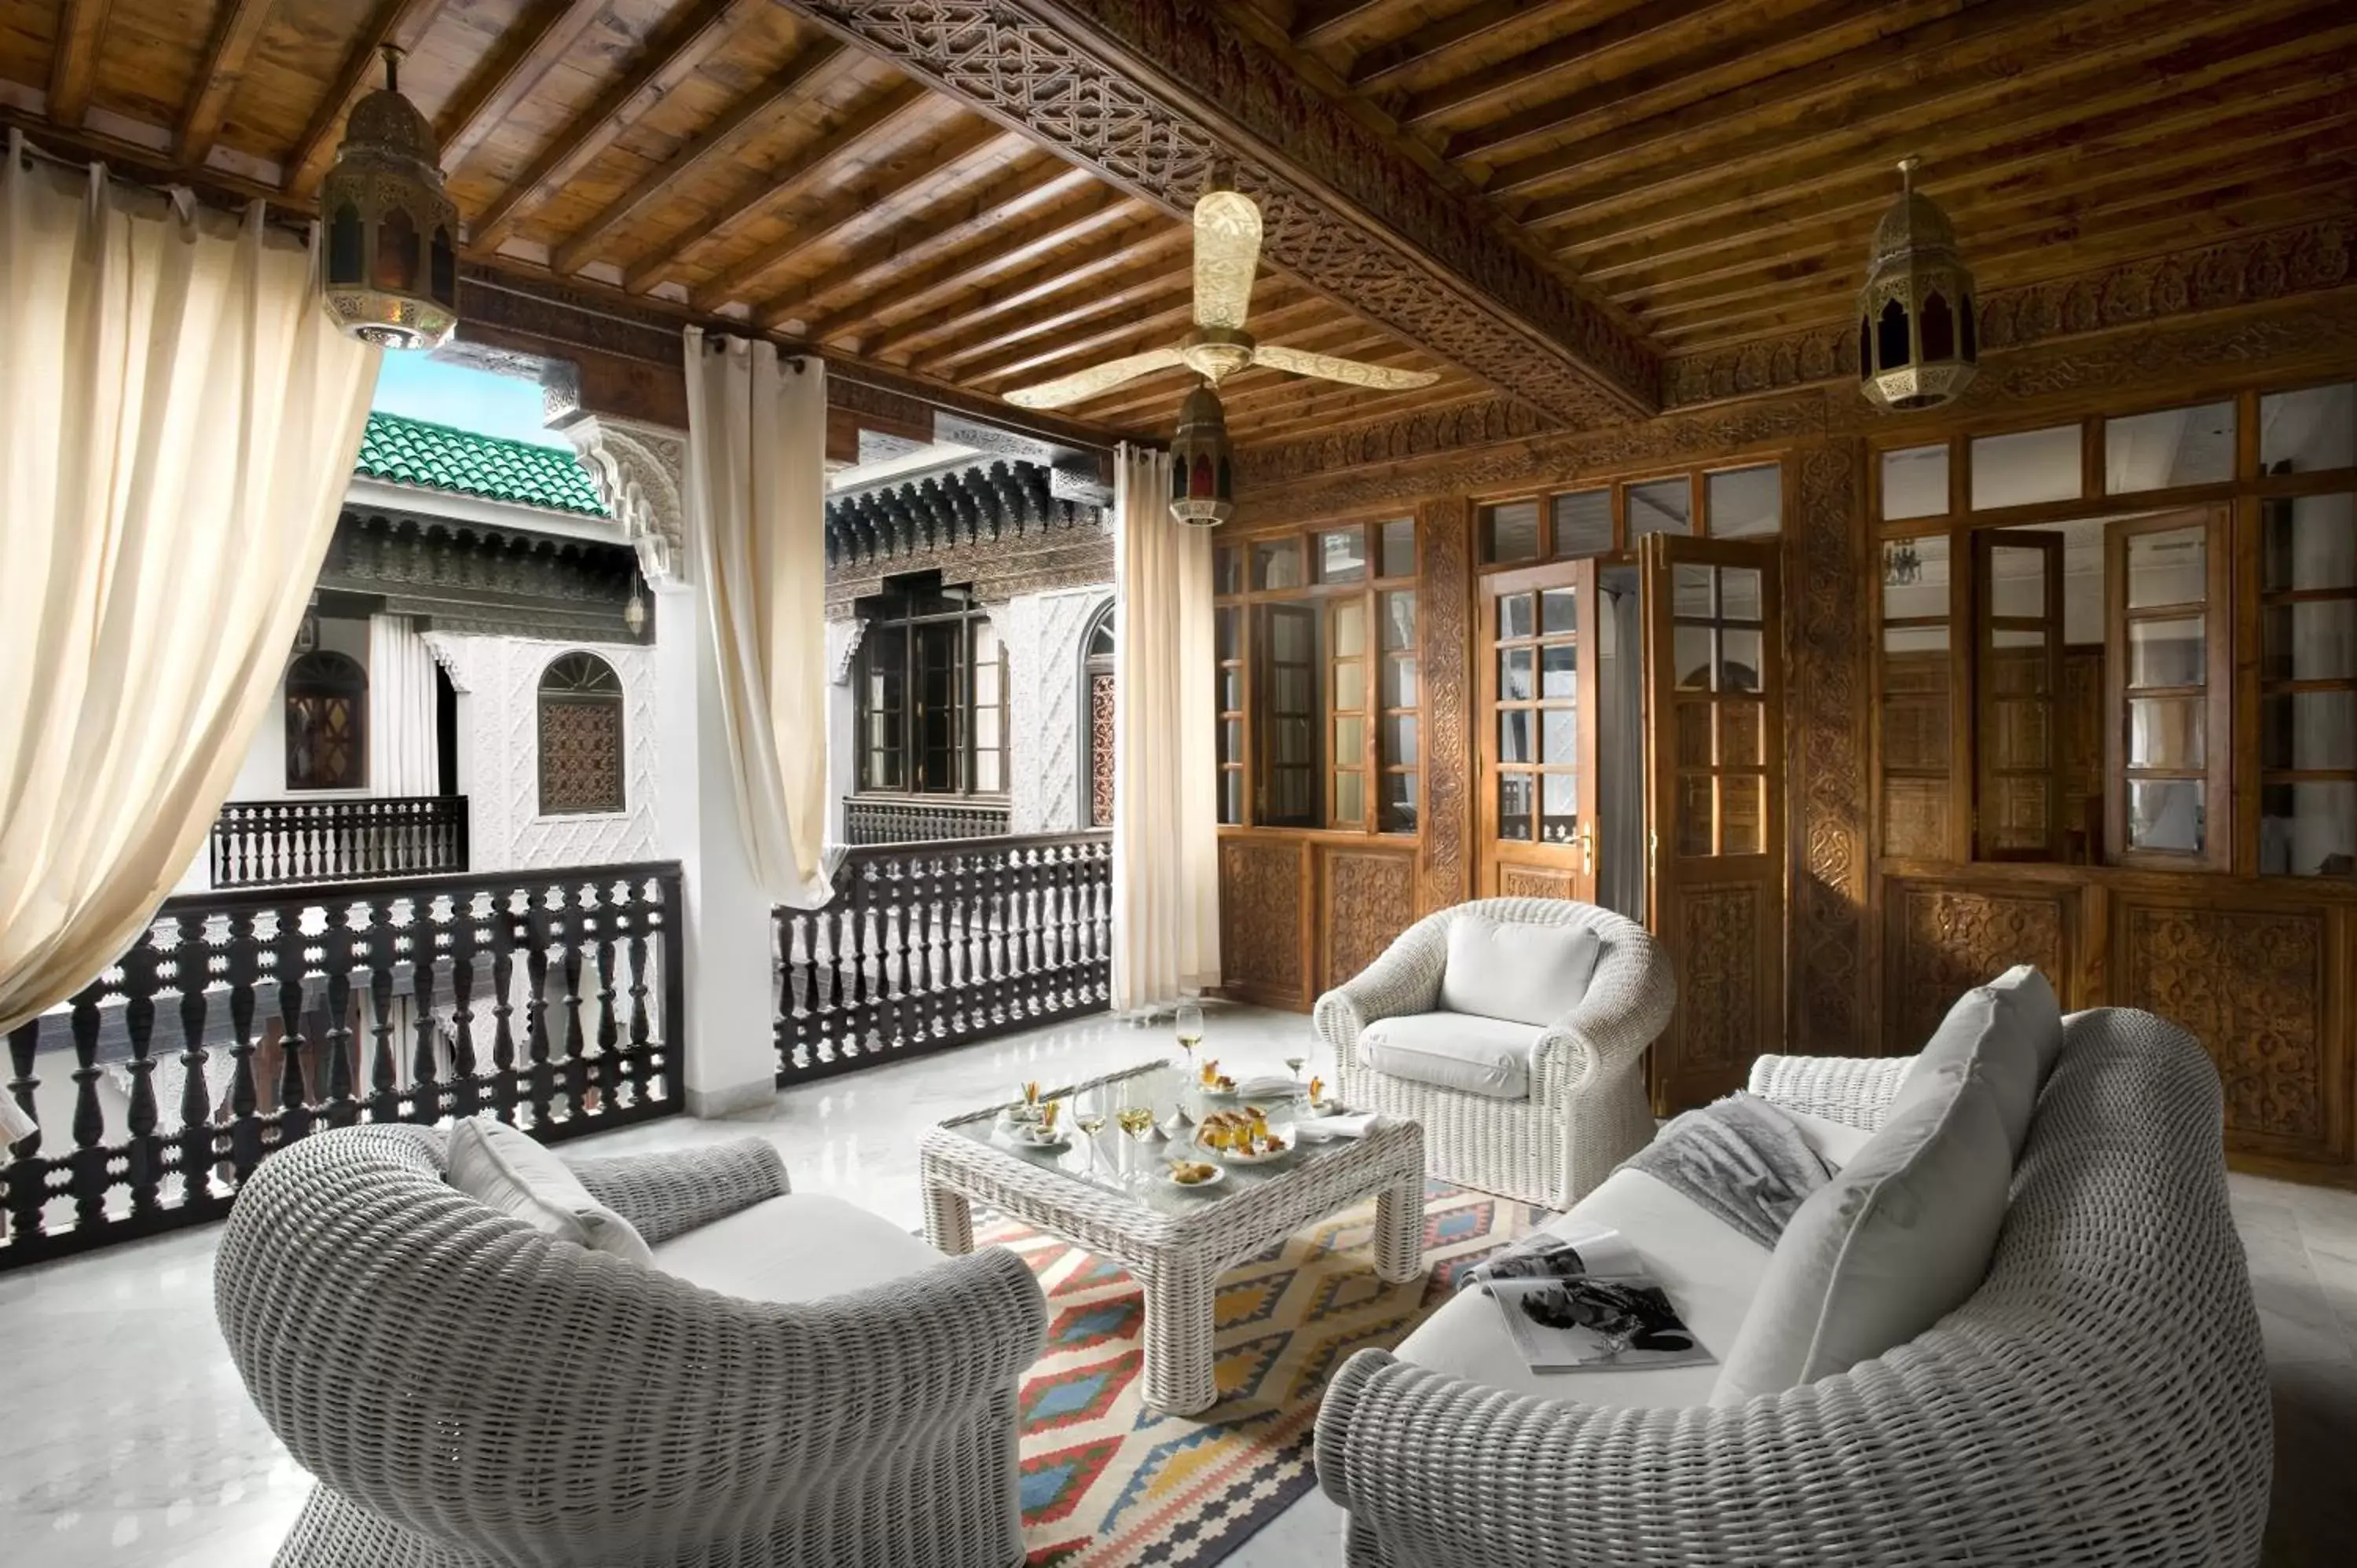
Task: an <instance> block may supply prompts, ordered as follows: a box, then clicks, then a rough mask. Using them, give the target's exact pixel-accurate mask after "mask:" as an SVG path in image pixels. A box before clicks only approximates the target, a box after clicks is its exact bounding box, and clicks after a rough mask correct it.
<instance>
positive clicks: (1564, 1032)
mask: <svg viewBox="0 0 2357 1568" xmlns="http://www.w3.org/2000/svg"><path fill="white" fill-rule="evenodd" d="M1677 1000H1678V993H1677V984H1676V982H1675V981H1674V979H1673V978H1672V974H1671V970H1670V960H1669V955H1668V954H1667V953H1665V952H1663V950H1662V948H1661V945H1660V944H1659V943H1657V942H1656V941H1654V940H1653V939H1652V937H1651V936H1650V935H1648V934H1647V933H1646V932H1644V931H1642V930H1636V929H1631V930H1630V931H1628V932H1626V933H1624V934H1622V935H1620V936H1619V937H1618V938H1616V940H1614V942H1613V945H1612V947H1611V949H1610V950H1609V951H1608V952H1607V953H1606V954H1605V955H1604V958H1603V960H1602V961H1600V962H1598V964H1597V966H1596V972H1595V974H1594V975H1592V976H1591V977H1589V980H1588V983H1587V991H1586V993H1583V994H1582V995H1581V997H1580V999H1579V1005H1578V1006H1577V1007H1574V1008H1573V1009H1572V1010H1571V1011H1570V1012H1569V1013H1567V1014H1566V1015H1564V1016H1563V1017H1561V1018H1559V1019H1557V1020H1556V1021H1555V1023H1553V1024H1550V1025H1548V1026H1547V1027H1546V1031H1545V1033H1544V1034H1543V1035H1541V1036H1539V1043H1538V1047H1537V1048H1536V1050H1535V1051H1534V1058H1533V1062H1532V1066H1533V1069H1534V1071H1533V1072H1532V1074H1531V1094H1532V1097H1533V1098H1534V1099H1541V1100H1543V1099H1545V1098H1546V1095H1547V1090H1548V1087H1549V1086H1554V1088H1555V1090H1556V1091H1558V1092H1574V1091H1577V1090H1578V1089H1579V1088H1580V1087H1581V1086H1583V1085H1584V1084H1587V1083H1588V1082H1590V1081H1592V1080H1593V1079H1596V1078H1598V1077H1600V1076H1602V1075H1603V1074H1605V1073H1607V1072H1609V1071H1610V1070H1611V1069H1615V1068H1618V1067H1620V1066H1621V1065H1623V1064H1625V1063H1629V1062H1633V1061H1635V1060H1636V1059H1637V1058H1639V1057H1641V1056H1643V1055H1644V1054H1645V1050H1646V1047H1649V1046H1651V1045H1652V1043H1653V1042H1654V1041H1655V1040H1657V1039H1659V1038H1660V1037H1661V1034H1662V1031H1663V1029H1665V1028H1667V1027H1669V1024H1670V1014H1671V1011H1672V1010H1673V1009H1674V1008H1675V1007H1676V1005H1677Z"/></svg>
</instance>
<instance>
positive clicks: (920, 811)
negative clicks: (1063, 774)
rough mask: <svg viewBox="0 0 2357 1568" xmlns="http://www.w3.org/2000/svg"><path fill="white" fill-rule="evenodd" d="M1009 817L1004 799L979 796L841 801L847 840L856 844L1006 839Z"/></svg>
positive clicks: (851, 798) (850, 798) (862, 797)
mask: <svg viewBox="0 0 2357 1568" xmlns="http://www.w3.org/2000/svg"><path fill="white" fill-rule="evenodd" d="M1008 815H1009V813H1008V808H1007V805H1006V802H1005V801H1004V800H1000V801H996V802H993V801H989V800H973V799H970V798H967V797H964V796H951V797H946V798H943V799H939V800H926V799H924V798H922V797H921V796H914V795H846V796H845V797H844V800H843V842H844V843H847V844H854V845H858V844H885V843H938V842H939V841H941V840H942V839H988V838H1003V837H1005V836H1006V824H1007V821H1008Z"/></svg>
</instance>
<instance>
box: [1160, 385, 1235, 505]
mask: <svg viewBox="0 0 2357 1568" xmlns="http://www.w3.org/2000/svg"><path fill="white" fill-rule="evenodd" d="M1235 496H1236V489H1235V472H1234V463H1233V459H1232V456H1231V454H1230V452H1229V450H1228V421H1227V415H1226V413H1225V412H1224V411H1223V410H1222V408H1221V407H1220V394H1219V393H1218V392H1213V391H1212V390H1211V386H1210V384H1209V383H1205V384H1203V385H1200V386H1198V387H1196V389H1195V390H1194V391H1193V392H1189V393H1188V394H1187V401H1186V402H1184V403H1180V404H1179V431H1178V434H1177V435H1176V436H1174V437H1173V438H1172V440H1171V443H1170V515H1171V516H1172V517H1175V518H1177V519H1178V520H1179V521H1181V522H1187V523H1193V524H1195V525H1196V526H1197V527H1200V528H1217V527H1219V525H1220V524H1222V523H1223V522H1225V521H1228V519H1230V518H1232V517H1233V516H1235V515H1236V499H1235Z"/></svg>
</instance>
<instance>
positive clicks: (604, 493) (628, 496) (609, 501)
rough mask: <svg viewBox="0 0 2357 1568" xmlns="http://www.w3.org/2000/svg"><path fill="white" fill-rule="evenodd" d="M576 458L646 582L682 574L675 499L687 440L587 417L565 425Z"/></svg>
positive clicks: (683, 478)
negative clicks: (635, 557)
mask: <svg viewBox="0 0 2357 1568" xmlns="http://www.w3.org/2000/svg"><path fill="white" fill-rule="evenodd" d="M564 435H565V439H566V440H568V441H570V442H572V443H573V449H574V450H575V451H576V452H577V453H579V454H580V456H581V466H582V467H585V468H587V470H588V471H589V479H590V482H591V483H592V484H594V485H596V486H597V495H598V499H601V500H603V501H604V502H605V503H606V507H607V510H608V511H610V512H612V513H613V515H614V521H616V522H619V523H620V524H621V525H622V536H623V538H625V539H626V540H628V541H629V542H630V545H631V547H632V548H633V549H635V550H637V551H638V553H639V570H640V572H642V573H644V574H645V575H646V579H647V581H648V582H650V583H668V582H672V581H674V580H676V579H678V578H680V577H681V576H683V575H684V569H685V566H686V560H687V534H686V526H685V513H684V511H683V510H682V504H681V497H682V495H683V492H684V491H685V489H686V483H687V436H686V434H685V433H684V432H683V431H677V430H669V429H666V428H664V427H663V426H662V425H660V424H646V423H645V422H643V421H640V420H635V419H619V418H616V417H614V416H613V415H611V414H594V413H593V414H587V415H585V416H583V417H582V418H580V419H577V420H575V421H574V422H573V423H572V424H568V425H566V426H565V431H564Z"/></svg>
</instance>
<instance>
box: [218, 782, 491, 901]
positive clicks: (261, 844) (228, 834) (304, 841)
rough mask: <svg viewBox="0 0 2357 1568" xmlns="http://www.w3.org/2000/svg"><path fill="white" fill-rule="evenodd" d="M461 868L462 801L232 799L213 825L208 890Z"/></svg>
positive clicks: (463, 845) (463, 861) (463, 844)
mask: <svg viewBox="0 0 2357 1568" xmlns="http://www.w3.org/2000/svg"><path fill="white" fill-rule="evenodd" d="M466 869H467V797H465V796H464V795H422V796H416V797H395V796H384V797H376V798H371V799H367V800H232V801H231V802H230V803H229V804H227V805H225V806H223V807H222V808H221V815H220V816H219V817H218V818H216V819H215V820H214V822H213V854H212V885H213V886H215V887H267V886H291V885H296V884H310V883H317V882H361V881H370V880H373V879H375V878H379V877H386V876H431V875H441V874H445V873H450V872H460V871H464V870H466Z"/></svg>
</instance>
